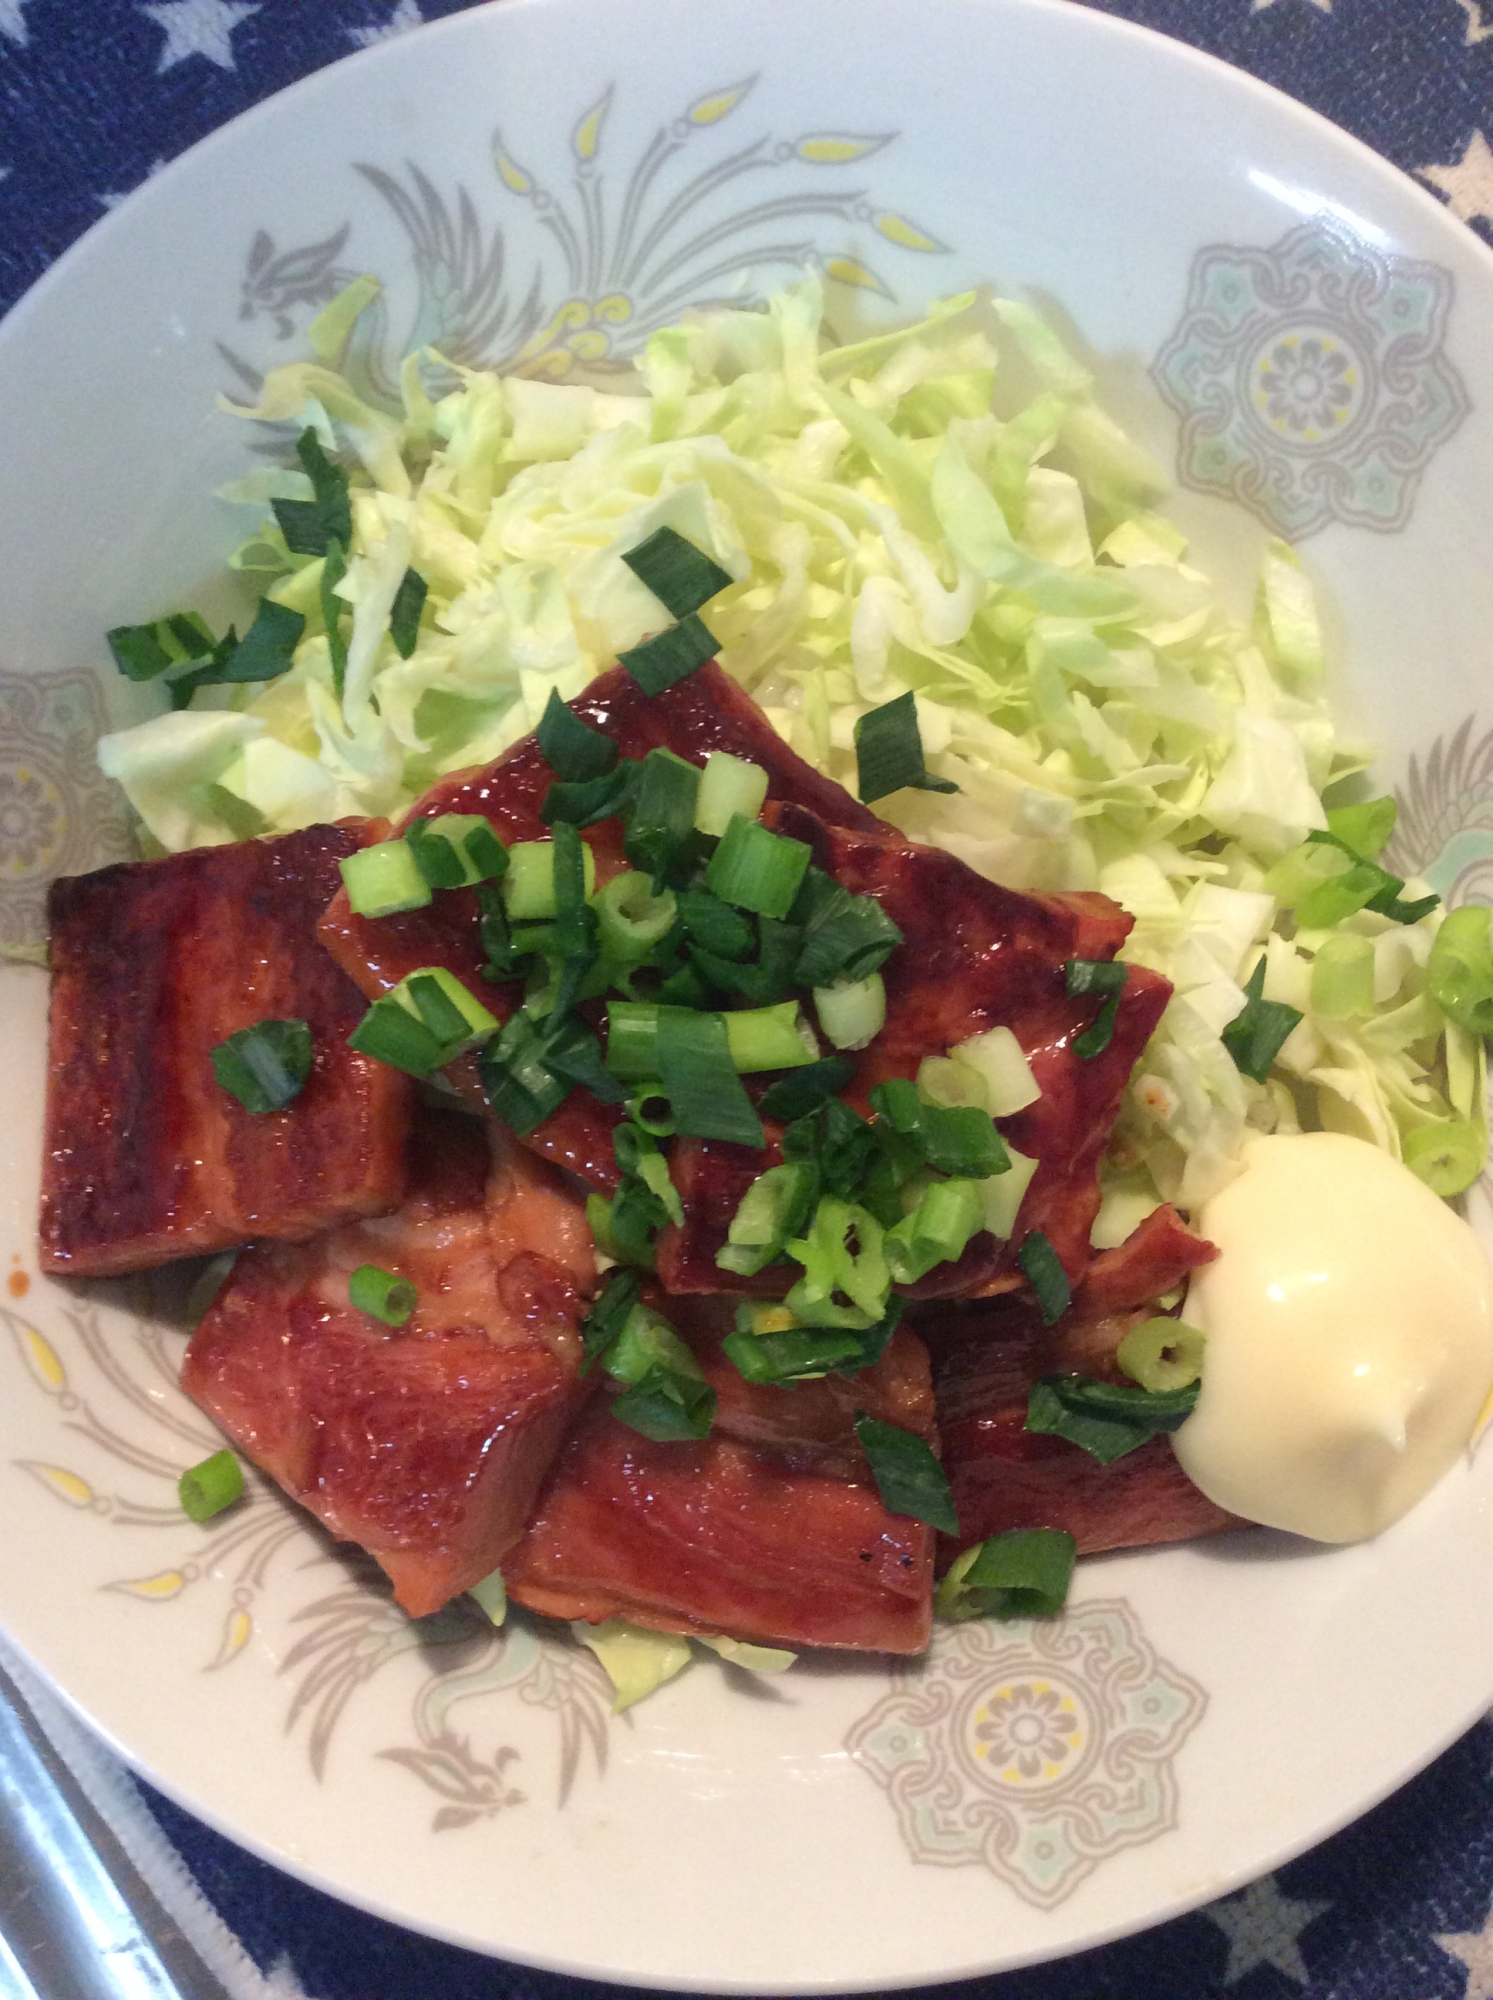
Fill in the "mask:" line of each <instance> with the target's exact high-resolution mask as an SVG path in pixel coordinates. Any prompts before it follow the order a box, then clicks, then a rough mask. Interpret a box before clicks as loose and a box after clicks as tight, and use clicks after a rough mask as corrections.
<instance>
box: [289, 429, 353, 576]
mask: <svg viewBox="0 0 1493 2000" xmlns="http://www.w3.org/2000/svg"><path fill="white" fill-rule="evenodd" d="M295 449H296V457H297V458H299V460H300V461H301V465H302V467H303V468H304V470H305V473H306V477H307V478H308V479H309V480H310V481H311V491H312V495H313V498H312V501H311V505H312V506H314V507H315V508H316V509H317V516H318V521H319V524H320V527H321V533H322V545H321V548H319V549H315V550H308V551H307V553H308V554H314V555H321V554H323V553H324V552H325V550H326V548H327V546H328V544H329V543H332V542H340V543H341V544H342V546H343V548H344V549H347V548H351V546H352V538H353V515H352V500H351V497H350V493H349V481H348V476H347V473H346V471H345V469H344V468H343V467H342V466H340V465H336V464H334V463H333V461H332V460H331V459H329V458H328V457H327V455H326V453H325V452H324V451H323V450H322V448H321V439H320V438H319V437H318V436H317V435H316V429H315V426H314V425H311V424H308V425H307V426H306V428H305V429H304V430H303V431H302V432H301V434H300V436H299V437H298V438H297V439H296V444H295Z"/></svg>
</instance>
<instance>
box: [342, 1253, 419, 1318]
mask: <svg viewBox="0 0 1493 2000" xmlns="http://www.w3.org/2000/svg"><path fill="white" fill-rule="evenodd" d="M347 1302H348V1304H349V1305H350V1306H351V1307H352V1309H353V1311H354V1312H363V1313H369V1314H371V1316H372V1317H373V1318H374V1319H379V1320H382V1321H383V1323H384V1325H385V1326H407V1325H408V1324H409V1321H410V1318H411V1315H412V1314H413V1313H414V1310H415V1307H416V1306H417V1305H418V1304H419V1302H420V1294H419V1293H418V1292H417V1291H416V1290H415V1287H414V1286H413V1285H412V1284H411V1283H410V1281H409V1279H408V1278H401V1277H398V1276H396V1275H395V1273H394V1272H393V1271H385V1270H382V1269H381V1268H380V1267H379V1266H378V1265H377V1264H360V1265H359V1266H358V1268H357V1270H356V1271H354V1272H353V1274H352V1276H351V1277H350V1278H349V1279H348V1281H347Z"/></svg>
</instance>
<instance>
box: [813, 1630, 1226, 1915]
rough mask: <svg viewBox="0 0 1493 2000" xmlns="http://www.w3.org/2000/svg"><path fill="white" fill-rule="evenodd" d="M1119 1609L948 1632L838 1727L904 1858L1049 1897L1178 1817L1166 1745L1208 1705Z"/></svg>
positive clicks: (1049, 1902) (1173, 1750)
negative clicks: (976, 1871)
mask: <svg viewBox="0 0 1493 2000" xmlns="http://www.w3.org/2000/svg"><path fill="white" fill-rule="evenodd" d="M1205 1702H1206V1696H1205V1695H1204V1693H1203V1690H1202V1689H1201V1688H1200V1687H1198V1686H1197V1684H1196V1683H1195V1682H1194V1681H1191V1680H1189V1679H1188V1678H1187V1676H1186V1675H1185V1674H1181V1673H1179V1672H1178V1671H1177V1669H1176V1668H1175V1667H1171V1666H1168V1665H1167V1664H1166V1663H1165V1662H1164V1661H1161V1660H1158V1659H1157V1657H1156V1655H1155V1653H1154V1652H1153V1651H1152V1649H1151V1647H1150V1645H1149V1644H1148V1643H1147V1641H1146V1639H1145V1636H1144V1634H1143V1633H1142V1632H1141V1629H1140V1627H1139V1625H1138V1624H1137V1622H1136V1619H1135V1615H1134V1613H1133V1612H1132V1611H1131V1610H1130V1608H1129V1606H1128V1605H1126V1604H1123V1603H1120V1602H1108V1603H1097V1604H1085V1605H1082V1606H1080V1607H1079V1608H1078V1609H1077V1610H1075V1611H1071V1612H1069V1613H1068V1614H1067V1616H1066V1617H1064V1618H1062V1619H1060V1620H1042V1621H1036V1622H1023V1623H1013V1624H999V1623H996V1622H995V1621H993V1620H980V1621H978V1622H974V1623H971V1624H968V1625H959V1626H954V1627H945V1628H943V1629H942V1630H941V1631H940V1632H939V1634H938V1636H937V1637H936V1639H935V1641H934V1645H933V1649H932V1651H931V1652H930V1653H929V1654H928V1655H927V1657H926V1658H925V1659H923V1660H921V1661H919V1662H916V1663H915V1664H912V1665H910V1666H909V1667H907V1668H906V1669H904V1670H903V1672H902V1673H901V1674H900V1675H899V1676H898V1678H897V1681H896V1682H895V1684H894V1686H893V1689H892V1692H891V1693H890V1694H889V1695H887V1696H886V1697H885V1698H884V1699H883V1700H882V1701H880V1702H878V1703H877V1705H876V1707H875V1708H874V1709H872V1710H871V1712H870V1714H869V1715H866V1716H864V1717H863V1718H862V1719H861V1720H860V1721H859V1722H858V1723H856V1725H855V1726H854V1728H853V1729H852V1730H851V1731H850V1734H849V1736H848V1737H847V1738H846V1748H847V1750H848V1751H849V1752H850V1754H851V1756H852V1757H854V1758H855V1759H856V1761H857V1762H858V1763H860V1764H861V1765H863V1766H864V1768H865V1769H866V1770H867V1771H868V1772H869V1773H870V1775H871V1776H872V1777H873V1778H874V1779H875V1780H876V1782H877V1783H878V1784H879V1785H881V1786H882V1788H883V1789H884V1790H885V1791H886V1793H887V1794H888V1796H889V1797H890V1799H891V1802H892V1805H893V1808H894V1809H895V1811H896V1814H897V1820H898V1824H899V1826H900V1828H901V1832H902V1838H903V1840H904V1841H905V1843H906V1845H907V1848H908V1851H909V1853H910V1854H911V1855H912V1857H913V1859H914V1860H915V1861H925V1862H931V1863H933V1864H934V1865H935V1866H936V1867H942V1868H959V1867H968V1866H983V1867H985V1868H988V1869H989V1870H990V1871H991V1873H992V1874H994V1875H998V1876H1000V1877H1001V1879H1002V1880H1003V1881H1005V1882H1007V1883H1009V1884H1010V1886H1011V1887H1012V1888H1013V1889H1014V1890H1015V1891H1016V1893H1017V1894H1018V1895H1019V1896H1021V1897H1023V1898H1024V1899H1025V1900H1026V1901H1028V1902H1031V1903H1036V1904H1038V1905H1040V1906H1041V1907H1043V1908H1051V1907H1052V1906H1053V1905H1054V1904H1056V1903H1059V1902H1061V1901H1062V1900H1063V1898H1064V1897H1065V1896H1067V1895H1069V1894H1070V1893H1071V1892H1072V1891H1073V1889H1075V1888H1076V1887H1077V1885H1078V1884H1079V1883H1080V1882H1081V1881H1082V1880H1083V1879H1084V1877H1085V1876H1087V1875H1089V1874H1090V1873H1092V1871H1093V1870H1094V1869H1095V1868H1096V1867H1097V1866H1098V1864H1099V1863H1100V1862H1101V1861H1102V1860H1103V1859H1104V1858H1105V1857H1106V1856H1108V1855H1111V1854H1117V1853H1119V1852H1120V1850H1121V1849H1122V1848H1126V1847H1135V1846H1139V1845H1140V1844H1141V1843H1143V1842H1145V1841H1148V1840H1154V1839H1155V1838H1156V1837H1157V1835H1158V1834H1161V1833H1164V1832H1166V1831H1167V1830H1168V1829H1169V1828H1171V1827H1173V1826H1175V1825H1176V1822H1177V1788H1176V1779H1175V1776H1174V1770H1173V1767H1174V1764H1175V1761H1176V1755H1177V1751H1178V1750H1179V1749H1180V1747H1181V1745H1182V1743H1183V1741H1184V1740H1185V1739H1186V1737H1187V1736H1188V1735H1189V1734H1190V1733H1191V1731H1192V1729H1193V1728H1194V1726H1195V1725H1196V1723H1197V1721H1198V1719H1199V1718H1200V1716H1201V1715H1202V1713H1203V1708H1204V1705H1205Z"/></svg>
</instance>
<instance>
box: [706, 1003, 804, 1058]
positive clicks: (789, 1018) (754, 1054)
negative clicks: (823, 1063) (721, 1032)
mask: <svg viewBox="0 0 1493 2000" xmlns="http://www.w3.org/2000/svg"><path fill="white" fill-rule="evenodd" d="M725 1022H726V1045H727V1047H728V1048H729V1049H730V1051H731V1061H732V1063H733V1064H734V1066H735V1067H736V1069H737V1070H738V1071H739V1072H741V1073H743V1074H751V1073H752V1072H754V1071H757V1070H763V1069H804V1068H806V1067H807V1066H808V1064H810V1063H812V1062H817V1061H818V1059H819V1049H818V1045H817V1044H816V1043H815V1041H814V1037H813V1034H812V1033H811V1032H810V1030H809V1027H808V1024H807V1022H806V1021H805V1020H804V1018H803V1015H802V1014H801V1013H800V1012H799V1009H798V1002H797V1001H796V1000H784V1001H783V1002H782V1004H781V1005H780V1006H777V1007H749V1008H742V1009H741V1010H739V1011H738V1012H736V1013H734V1014H727V1015H726V1016H725Z"/></svg>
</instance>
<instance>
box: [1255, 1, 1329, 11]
mask: <svg viewBox="0 0 1493 2000" xmlns="http://www.w3.org/2000/svg"><path fill="white" fill-rule="evenodd" d="M1311 4H1312V5H1313V6H1314V7H1320V8H1321V10H1322V12H1323V13H1324V14H1330V13H1331V12H1332V0H1311ZM1274 5H1275V0H1254V4H1253V6H1251V8H1250V10H1249V11H1250V13H1251V14H1259V13H1261V12H1263V10H1264V9H1265V8H1266V7H1273V6H1274Z"/></svg>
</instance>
